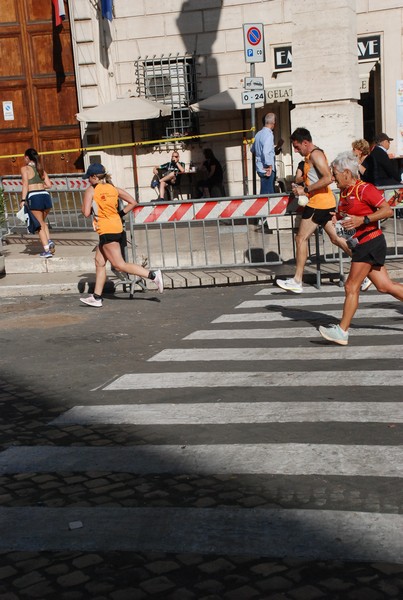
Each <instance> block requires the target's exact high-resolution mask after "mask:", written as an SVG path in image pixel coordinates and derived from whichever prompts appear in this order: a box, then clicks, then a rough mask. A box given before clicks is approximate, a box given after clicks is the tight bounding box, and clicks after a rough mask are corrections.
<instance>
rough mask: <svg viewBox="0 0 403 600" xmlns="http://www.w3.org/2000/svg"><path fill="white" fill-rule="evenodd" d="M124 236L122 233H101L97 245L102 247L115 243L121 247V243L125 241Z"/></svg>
mask: <svg viewBox="0 0 403 600" xmlns="http://www.w3.org/2000/svg"><path fill="white" fill-rule="evenodd" d="M124 235H125V232H124V231H121V232H120V233H103V234H102V235H100V236H99V245H100V246H104V245H105V244H111V243H112V242H117V243H118V244H121V245H122V242H124V241H125V238H124Z"/></svg>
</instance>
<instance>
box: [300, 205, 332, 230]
mask: <svg viewBox="0 0 403 600" xmlns="http://www.w3.org/2000/svg"><path fill="white" fill-rule="evenodd" d="M335 211H336V208H312V207H311V206H305V208H304V210H303V212H302V215H301V218H302V219H310V218H311V217H312V221H313V222H314V223H316V225H320V226H321V227H324V226H325V225H326V223H328V222H329V221H331V220H332V216H333V215H332V214H330V213H334V212H335Z"/></svg>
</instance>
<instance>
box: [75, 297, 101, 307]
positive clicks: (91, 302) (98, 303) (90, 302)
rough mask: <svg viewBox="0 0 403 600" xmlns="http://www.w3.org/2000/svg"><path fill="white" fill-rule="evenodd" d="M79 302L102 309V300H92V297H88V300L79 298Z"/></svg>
mask: <svg viewBox="0 0 403 600" xmlns="http://www.w3.org/2000/svg"><path fill="white" fill-rule="evenodd" d="M80 302H82V303H83V304H86V305H87V306H93V307H94V308H101V307H102V298H94V296H88V298H80Z"/></svg>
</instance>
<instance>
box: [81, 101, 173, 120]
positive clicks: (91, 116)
mask: <svg viewBox="0 0 403 600" xmlns="http://www.w3.org/2000/svg"><path fill="white" fill-rule="evenodd" d="M171 112H172V111H171V107H170V106H167V105H166V104H161V102H155V101H153V100H147V99H146V98H139V97H138V96H126V97H125V98H117V99H116V100H112V102H107V103H106V104H100V105H99V106H95V107H94V108H89V109H88V110H85V111H83V112H80V113H77V114H76V118H77V120H78V121H84V122H89V123H94V122H97V123H117V122H118V121H141V120H145V119H157V118H158V117H160V116H163V117H165V116H168V115H170V114H171Z"/></svg>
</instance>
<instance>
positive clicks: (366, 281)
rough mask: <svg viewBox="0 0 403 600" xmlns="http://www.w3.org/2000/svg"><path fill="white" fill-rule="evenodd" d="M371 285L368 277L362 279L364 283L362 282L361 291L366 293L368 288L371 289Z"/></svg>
mask: <svg viewBox="0 0 403 600" xmlns="http://www.w3.org/2000/svg"><path fill="white" fill-rule="evenodd" d="M371 285H372V281H371V280H370V279H369V277H366V278H365V279H364V281H363V282H362V284H361V291H362V292H366V291H367V289H368V288H369V287H371Z"/></svg>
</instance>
